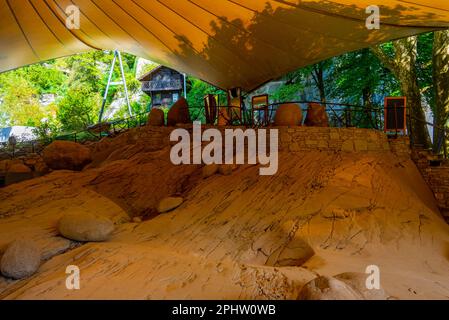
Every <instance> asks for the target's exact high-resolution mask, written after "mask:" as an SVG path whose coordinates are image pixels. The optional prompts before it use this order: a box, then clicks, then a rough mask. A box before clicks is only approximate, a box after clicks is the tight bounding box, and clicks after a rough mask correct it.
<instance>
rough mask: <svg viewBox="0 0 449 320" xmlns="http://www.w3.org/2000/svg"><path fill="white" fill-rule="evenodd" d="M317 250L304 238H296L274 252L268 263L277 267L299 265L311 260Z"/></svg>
mask: <svg viewBox="0 0 449 320" xmlns="http://www.w3.org/2000/svg"><path fill="white" fill-rule="evenodd" d="M314 254H315V251H314V250H313V248H312V247H311V246H310V245H309V244H308V243H307V242H306V241H304V240H303V239H301V238H294V239H293V240H292V241H290V242H289V243H288V244H287V245H286V246H285V247H281V248H280V249H279V250H277V251H276V252H274V253H273V254H272V255H271V256H270V257H269V259H268V260H267V263H266V265H269V266H275V267H288V266H294V267H298V266H301V265H303V264H304V263H305V262H306V261H307V260H309V259H310V258H311V257H313V255H314Z"/></svg>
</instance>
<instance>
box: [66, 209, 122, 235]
mask: <svg viewBox="0 0 449 320" xmlns="http://www.w3.org/2000/svg"><path fill="white" fill-rule="evenodd" d="M58 230H59V233H60V234H61V235H63V236H64V237H66V238H68V239H71V240H75V241H105V240H107V239H108V238H109V237H110V236H111V234H112V232H113V231H114V224H113V223H112V221H111V220H109V219H108V218H106V217H103V216H98V215H94V214H92V213H71V214H66V215H64V216H63V217H62V218H61V219H60V220H59V223H58Z"/></svg>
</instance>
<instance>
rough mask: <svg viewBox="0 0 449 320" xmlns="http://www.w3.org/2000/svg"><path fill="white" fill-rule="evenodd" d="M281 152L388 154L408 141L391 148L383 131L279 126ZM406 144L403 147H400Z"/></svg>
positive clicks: (405, 140) (401, 149)
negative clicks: (309, 151)
mask: <svg viewBox="0 0 449 320" xmlns="http://www.w3.org/2000/svg"><path fill="white" fill-rule="evenodd" d="M278 129H279V140H280V149H281V150H283V151H290V152H301V151H307V150H320V151H331V152H387V151H396V150H398V151H399V150H400V151H401V152H403V149H406V148H407V147H406V145H407V139H401V141H398V142H397V143H396V144H395V146H394V147H393V148H392V145H391V142H390V141H389V139H388V137H387V136H386V135H385V134H384V133H383V132H380V131H377V130H370V129H359V128H317V127H295V128H285V127H279V128H278ZM401 145H403V148H402V147H400V146H401Z"/></svg>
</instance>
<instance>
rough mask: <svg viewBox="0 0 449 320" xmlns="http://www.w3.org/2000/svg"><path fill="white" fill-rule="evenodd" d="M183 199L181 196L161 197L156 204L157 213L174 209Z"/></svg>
mask: <svg viewBox="0 0 449 320" xmlns="http://www.w3.org/2000/svg"><path fill="white" fill-rule="evenodd" d="M183 201H184V199H183V198H181V197H167V198H164V199H162V200H161V201H160V202H159V205H158V206H157V211H158V212H159V213H164V212H168V211H171V210H173V209H176V208H177V207H179V206H180V205H181V204H182V203H183Z"/></svg>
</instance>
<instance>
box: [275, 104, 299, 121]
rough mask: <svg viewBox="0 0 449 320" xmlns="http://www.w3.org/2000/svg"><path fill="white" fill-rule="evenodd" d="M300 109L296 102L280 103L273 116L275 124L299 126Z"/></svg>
mask: <svg viewBox="0 0 449 320" xmlns="http://www.w3.org/2000/svg"><path fill="white" fill-rule="evenodd" d="M301 124H302V111H301V108H300V107H299V106H298V105H297V104H296V103H287V104H281V105H280V106H279V107H278V109H277V110H276V114H275V116H274V125H275V126H300V125H301Z"/></svg>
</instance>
